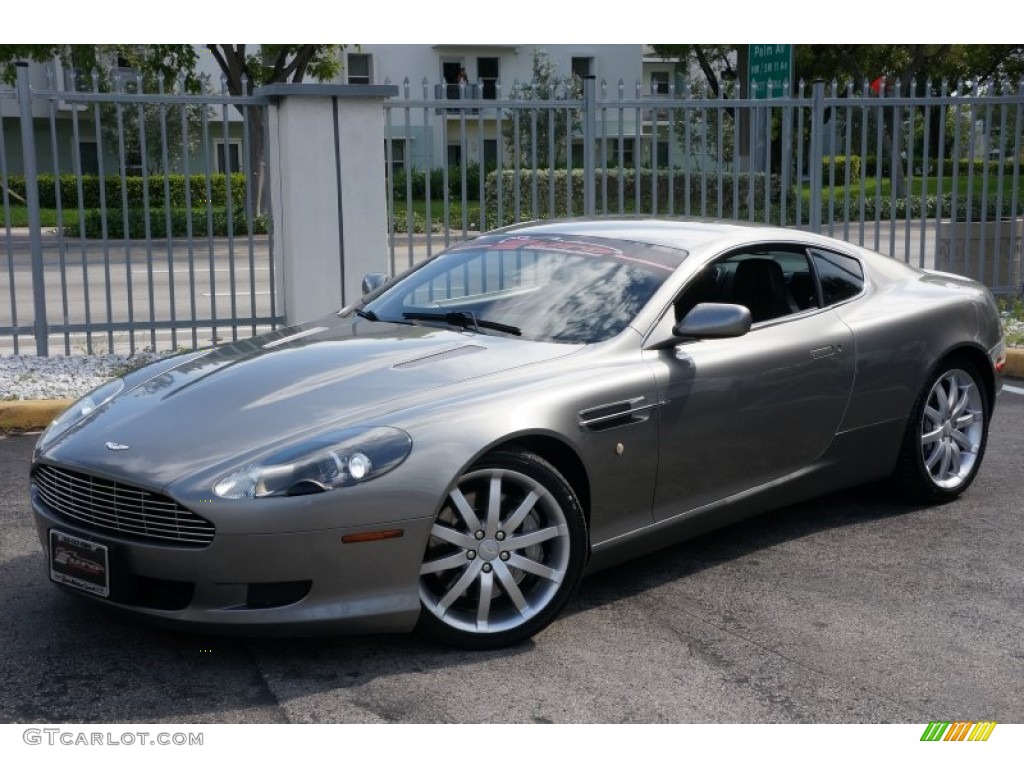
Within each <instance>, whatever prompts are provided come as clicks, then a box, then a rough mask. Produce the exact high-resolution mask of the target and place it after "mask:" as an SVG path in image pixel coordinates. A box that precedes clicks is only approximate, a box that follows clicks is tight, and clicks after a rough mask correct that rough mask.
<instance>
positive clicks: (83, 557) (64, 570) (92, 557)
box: [50, 528, 110, 597]
mask: <svg viewBox="0 0 1024 768" xmlns="http://www.w3.org/2000/svg"><path fill="white" fill-rule="evenodd" d="M109 564H110V559H109V557H108V552H107V547H106V546H104V545H103V544H97V543H96V542H94V541H87V540H86V539H80V538H78V537H77V536H72V535H71V534H69V533H64V532H63V531H58V530H56V529H54V528H51V529H50V578H51V579H53V580H54V581H56V582H57V583H58V584H66V585H67V586H69V587H74V588H75V589H80V590H82V591H83V592H88V593H89V594H91V595H98V596H99V597H110V567H109Z"/></svg>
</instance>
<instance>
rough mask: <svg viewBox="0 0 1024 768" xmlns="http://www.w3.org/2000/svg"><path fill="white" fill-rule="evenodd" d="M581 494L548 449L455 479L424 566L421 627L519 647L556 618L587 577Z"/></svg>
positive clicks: (490, 460)
mask: <svg viewBox="0 0 1024 768" xmlns="http://www.w3.org/2000/svg"><path fill="white" fill-rule="evenodd" d="M586 558H587V527H586V522H585V520H584V516H583V511H582V509H581V508H580V504H579V502H578V501H577V498H576V494H575V493H574V492H573V490H572V487H571V486H570V485H569V483H567V482H566V480H565V478H564V477H562V475H561V474H560V473H559V472H558V470H557V469H555V468H554V467H553V466H552V465H551V464H549V463H548V462H547V461H545V460H544V459H542V458H541V457H540V456H537V455H534V454H532V453H527V452H522V451H495V452H494V453H491V454H489V455H487V456H485V457H484V458H483V459H482V460H481V461H480V462H478V463H477V464H476V465H474V466H473V467H471V468H470V469H469V470H468V471H467V472H466V473H465V474H464V475H463V476H462V477H460V478H459V479H458V481H457V482H456V483H455V485H454V487H453V488H452V491H451V492H450V493H449V495H448V497H447V498H446V499H445V503H444V506H443V507H442V509H441V511H440V513H439V514H438V517H437V520H436V522H435V523H434V528H433V531H432V535H431V537H430V540H429V541H428V543H427V548H426V551H425V552H424V554H423V564H422V566H421V571H420V603H421V605H422V608H421V611H420V620H419V624H418V627H417V628H418V629H419V630H420V631H421V632H422V633H423V634H425V635H427V636H428V637H430V638H432V639H434V640H438V641H440V642H443V643H446V644H448V645H454V646H457V647H459V648H466V649H470V650H489V649H494V648H504V647H506V646H510V645H515V644H516V643H520V642H522V641H523V640H526V639H527V638H529V637H532V636H533V635H535V634H536V633H537V632H540V631H541V630H542V629H544V627H546V626H547V625H548V624H550V623H551V622H552V621H553V620H554V619H555V617H556V616H557V615H558V614H559V613H560V612H561V610H562V608H564V607H565V604H566V602H567V601H568V600H569V598H570V596H571V595H572V593H573V591H574V590H575V589H576V586H577V584H579V581H580V577H581V576H582V574H583V566H584V564H585V562H586Z"/></svg>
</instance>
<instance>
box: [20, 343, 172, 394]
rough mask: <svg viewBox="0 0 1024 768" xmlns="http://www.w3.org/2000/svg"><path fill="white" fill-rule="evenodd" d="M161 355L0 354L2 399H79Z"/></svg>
mask: <svg viewBox="0 0 1024 768" xmlns="http://www.w3.org/2000/svg"><path fill="white" fill-rule="evenodd" d="M164 354H168V353H164ZM161 356H162V355H161V354H154V353H152V352H139V353H136V354H134V355H72V356H70V357H66V356H54V357H35V356H33V355H7V356H3V357H0V400H51V399H59V398H78V397H81V396H82V395H84V394H85V393H86V392H88V391H89V390H91V389H94V388H95V387H98V386H99V385H100V384H102V383H103V382H104V381H106V380H107V379H110V378H113V377H115V376H119V375H120V374H122V373H124V372H125V371H126V370H130V369H132V368H137V367H139V366H140V365H144V364H146V363H148V362H151V361H153V360H156V359H157V358H159V357H161Z"/></svg>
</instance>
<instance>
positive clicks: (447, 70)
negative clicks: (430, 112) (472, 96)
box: [441, 59, 469, 99]
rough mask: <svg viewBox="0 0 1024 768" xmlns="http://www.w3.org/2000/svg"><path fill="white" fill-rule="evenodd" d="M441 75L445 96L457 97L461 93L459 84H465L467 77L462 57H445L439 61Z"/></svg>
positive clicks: (449, 97)
mask: <svg viewBox="0 0 1024 768" xmlns="http://www.w3.org/2000/svg"><path fill="white" fill-rule="evenodd" d="M441 77H442V79H443V80H444V84H445V98H447V99H457V98H459V97H460V96H461V95H462V92H461V88H460V86H463V85H466V84H467V82H468V81H469V78H468V77H467V76H466V68H465V66H463V64H462V59H446V60H443V61H442V62H441Z"/></svg>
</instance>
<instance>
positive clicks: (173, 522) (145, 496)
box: [33, 464, 215, 547]
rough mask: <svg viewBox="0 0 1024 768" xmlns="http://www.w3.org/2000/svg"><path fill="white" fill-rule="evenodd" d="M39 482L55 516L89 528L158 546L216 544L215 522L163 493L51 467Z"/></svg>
mask: <svg viewBox="0 0 1024 768" xmlns="http://www.w3.org/2000/svg"><path fill="white" fill-rule="evenodd" d="M33 480H34V481H35V483H36V487H37V488H38V490H39V497H40V498H41V499H42V500H43V502H45V503H46V505H47V506H48V507H49V508H50V509H51V510H52V511H53V512H55V513H56V514H58V515H60V516H61V517H65V518H67V519H68V520H71V521H74V522H75V523H77V524H78V525H81V526H83V527H85V528H92V529H94V530H97V531H101V532H104V533H115V534H117V536H118V537H119V538H123V539H129V540H133V541H147V542H153V543H158V544H167V543H175V544H178V545H184V546H200V547H201V546H205V545H207V544H209V543H210V542H211V541H213V534H214V531H215V529H214V526H213V523H211V522H210V521H209V520H206V519H204V518H202V517H200V516H199V515H197V514H196V513H194V512H191V511H189V510H188V509H185V507H183V506H181V505H180V504H178V502H176V501H174V500H173V499H169V498H167V497H166V496H162V495H161V494H159V493H152V492H150V491H147V490H144V489H142V488H136V487H135V486H133V485H126V484H125V483H117V482H114V481H112V480H104V479H103V478H99V477H93V476H92V475H87V474H84V473H82V472H73V471H71V470H68V469H61V468H58V467H52V466H49V465H47V464H43V465H41V466H39V467H38V468H36V470H35V472H34V473H33Z"/></svg>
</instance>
